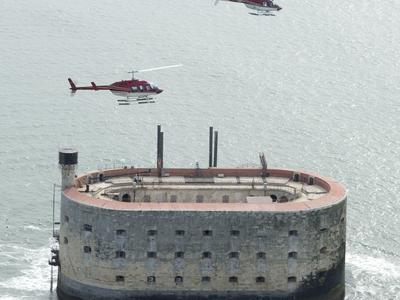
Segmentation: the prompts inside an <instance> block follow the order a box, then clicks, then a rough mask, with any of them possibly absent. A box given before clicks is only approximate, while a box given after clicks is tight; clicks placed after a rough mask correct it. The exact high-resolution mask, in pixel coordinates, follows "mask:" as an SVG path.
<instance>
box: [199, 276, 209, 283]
mask: <svg viewBox="0 0 400 300" xmlns="http://www.w3.org/2000/svg"><path fill="white" fill-rule="evenodd" d="M201 282H211V277H210V276H203V277H201Z"/></svg>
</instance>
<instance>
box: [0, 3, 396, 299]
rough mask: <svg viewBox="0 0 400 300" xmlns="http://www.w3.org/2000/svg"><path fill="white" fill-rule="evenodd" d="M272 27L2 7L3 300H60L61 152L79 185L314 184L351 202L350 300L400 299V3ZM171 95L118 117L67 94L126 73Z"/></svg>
mask: <svg viewBox="0 0 400 300" xmlns="http://www.w3.org/2000/svg"><path fill="white" fill-rule="evenodd" d="M276 3H277V4H280V5H281V6H282V7H283V10H282V11H280V12H279V13H278V14H276V16H270V17H259V16H253V15H250V14H249V13H248V12H249V11H248V10H247V8H246V7H244V6H243V5H241V4H234V3H227V2H220V4H219V5H218V6H214V5H213V0H192V1H188V0H171V1H166V0H146V1H138V0H129V1H128V0H112V1H111V0H103V1H77V0H71V1H60V0H40V1H39V0H31V1H23V0H13V1H10V0H0V195H1V206H0V299H1V300H14V299H29V300H30V299H39V300H41V299H56V296H55V295H53V296H52V295H51V294H50V292H49V288H50V267H49V266H48V264H47V261H48V259H49V257H50V246H51V244H52V240H51V232H52V196H53V193H52V188H53V183H59V182H60V171H59V169H58V165H57V155H58V149H59V148H60V147H63V146H72V147H75V148H77V149H78V150H79V153H80V154H79V155H80V157H79V160H80V165H79V172H85V171H87V170H92V169H96V168H105V167H113V166H122V165H135V166H143V167H147V166H154V165H155V156H156V125H157V124H161V125H162V126H163V131H164V132H165V153H164V157H165V166H167V167H172V166H174V167H175V166H176V167H178V166H179V167H193V166H195V165H196V162H199V164H200V167H206V166H207V163H208V126H210V125H213V126H214V128H215V129H217V130H218V131H219V139H220V144H219V165H220V166H232V167H235V166H258V164H259V162H258V153H259V152H261V151H263V152H265V154H266V157H267V160H268V164H269V166H271V167H282V168H294V169H304V170H308V171H312V172H318V173H320V174H322V175H326V176H330V177H333V178H335V179H336V180H338V181H340V182H342V183H343V184H344V185H345V186H346V188H347V189H348V194H349V201H348V220H347V222H348V228H347V258H346V299H348V300H350V299H357V300H358V299H378V300H380V299H383V300H386V299H400V230H399V228H400V218H399V212H400V197H399V194H400V159H399V158H400V130H399V126H400V104H399V101H400V17H399V16H400V1H398V0H383V1H378V2H377V1H372V0H357V1H356V0H348V1H337V0H335V1H334V0H325V1H319V0H276ZM178 63H181V64H183V65H184V66H183V67H181V68H174V69H170V70H160V71H158V72H151V73H150V72H149V73H142V74H139V75H140V76H139V77H140V78H143V79H146V80H149V81H152V82H154V83H156V84H157V85H158V86H159V87H160V88H162V89H164V90H165V91H164V93H162V94H160V95H159V96H158V97H157V103H155V104H149V105H131V106H118V105H117V102H116V99H117V97H116V96H114V95H112V94H110V93H109V92H107V91H105V92H100V91H99V92H90V91H80V92H78V93H76V95H75V97H70V94H69V90H68V88H69V85H68V82H67V78H68V77H71V78H73V79H74V80H76V81H77V82H78V83H79V84H84V85H86V84H90V82H91V81H95V82H96V83H98V84H108V83H112V82H114V81H118V80H121V79H126V78H129V76H130V75H129V74H127V73H126V72H127V71H129V70H132V69H143V68H151V67H158V66H164V65H171V64H178Z"/></svg>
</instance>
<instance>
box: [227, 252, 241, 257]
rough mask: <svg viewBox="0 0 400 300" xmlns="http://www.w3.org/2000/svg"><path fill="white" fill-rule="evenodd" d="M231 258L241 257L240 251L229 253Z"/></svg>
mask: <svg viewBox="0 0 400 300" xmlns="http://www.w3.org/2000/svg"><path fill="white" fill-rule="evenodd" d="M229 258H239V252H231V253H229Z"/></svg>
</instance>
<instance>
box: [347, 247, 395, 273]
mask: <svg viewBox="0 0 400 300" xmlns="http://www.w3.org/2000/svg"><path fill="white" fill-rule="evenodd" d="M346 264H348V265H351V266H354V267H355V268H356V269H358V270H360V271H363V272H367V273H370V274H372V275H375V276H376V275H380V276H381V277H386V278H394V279H400V264H396V263H394V262H390V261H388V260H386V259H384V258H381V257H373V256H368V255H354V254H351V253H348V254H347V255H346Z"/></svg>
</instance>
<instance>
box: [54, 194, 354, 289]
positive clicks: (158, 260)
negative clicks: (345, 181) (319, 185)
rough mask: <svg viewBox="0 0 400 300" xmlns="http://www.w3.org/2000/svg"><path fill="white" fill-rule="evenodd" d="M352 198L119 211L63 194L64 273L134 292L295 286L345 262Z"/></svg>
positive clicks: (61, 269) (62, 243)
mask: <svg viewBox="0 0 400 300" xmlns="http://www.w3.org/2000/svg"><path fill="white" fill-rule="evenodd" d="M227 205H229V204H227ZM345 205H346V201H345V199H344V200H343V201H341V202H339V203H338V204H336V205H334V206H331V207H326V208H321V209H319V210H308V211H299V212H245V211H244V212H228V211H226V212H221V211H209V212H195V211H163V212H160V211H113V210H106V209H102V208H99V207H92V206H87V205H83V204H79V203H77V202H75V201H72V200H71V199H68V198H67V197H66V196H65V195H64V194H62V205H61V230H60V264H61V267H60V273H62V276H64V277H67V278H70V279H72V280H75V281H77V282H80V283H81V284H83V285H87V286H94V287H96V286H97V287H102V288H107V289H112V290H119V291H130V292H133V293H134V292H135V291H137V292H147V293H152V294H157V293H159V292H160V293H161V292H164V291H169V292H175V291H178V292H179V291H189V292H190V291H193V292H197V291H198V292H200V293H201V292H208V291H213V292H214V293H218V292H228V291H230V292H234V291H240V292H255V293H256V294H260V295H262V294H264V293H270V294H277V295H278V294H290V293H292V292H295V291H296V290H304V289H307V287H306V286H305V285H304V284H305V282H306V281H307V282H309V280H310V278H315V276H316V275H318V278H319V277H321V278H324V277H323V276H324V274H327V273H328V272H329V270H331V269H333V268H336V267H337V266H338V265H339V264H341V263H343V262H344V255H345V219H346V211H345V209H346V207H345ZM319 284H323V281H322V283H321V281H319Z"/></svg>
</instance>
